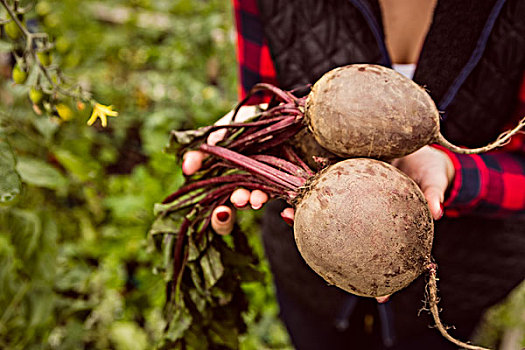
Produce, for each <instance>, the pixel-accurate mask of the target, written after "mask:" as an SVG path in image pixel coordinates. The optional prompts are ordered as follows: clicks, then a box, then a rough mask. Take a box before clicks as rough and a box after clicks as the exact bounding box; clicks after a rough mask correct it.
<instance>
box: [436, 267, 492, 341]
mask: <svg viewBox="0 0 525 350" xmlns="http://www.w3.org/2000/svg"><path fill="white" fill-rule="evenodd" d="M428 270H429V275H430V277H429V281H428V284H427V293H428V304H429V309H430V313H431V314H432V317H433V318H434V322H436V328H437V329H438V330H439V332H440V333H441V335H442V336H443V337H445V339H447V340H448V341H450V342H452V343H454V344H456V345H457V346H459V347H461V348H462V349H468V350H491V349H488V348H484V347H481V346H477V345H472V344H468V343H464V342H462V341H460V340H457V339H456V338H454V337H452V336H451V335H450V334H449V333H448V332H447V327H446V326H444V325H443V322H441V319H440V318H439V308H438V303H439V298H438V296H437V290H438V289H437V277H436V270H437V265H436V264H434V263H431V264H429V266H428Z"/></svg>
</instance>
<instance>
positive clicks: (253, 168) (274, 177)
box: [199, 144, 306, 190]
mask: <svg viewBox="0 0 525 350" xmlns="http://www.w3.org/2000/svg"><path fill="white" fill-rule="evenodd" d="M199 149H200V150H201V151H203V152H206V153H209V154H212V155H214V156H217V157H219V158H222V159H224V160H226V161H228V162H230V163H232V164H235V165H236V166H238V167H239V168H241V169H244V170H246V171H248V172H249V173H252V174H254V175H259V176H262V177H264V178H266V179H267V180H268V181H271V182H274V183H277V184H279V185H282V186H284V187H286V188H288V189H290V190H297V188H299V187H301V186H303V185H304V183H305V182H306V179H304V178H301V177H298V176H293V175H290V174H287V173H285V172H282V171H279V170H277V169H275V168H273V167H271V166H269V165H266V164H263V163H261V162H258V161H256V160H253V159H251V158H250V157H247V156H244V155H242V154H240V153H237V152H234V151H231V150H229V149H226V148H223V147H219V146H210V145H208V144H202V145H200V147H199Z"/></svg>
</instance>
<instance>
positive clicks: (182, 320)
mask: <svg viewBox="0 0 525 350" xmlns="http://www.w3.org/2000/svg"><path fill="white" fill-rule="evenodd" d="M192 320H193V318H192V317H191V314H190V312H189V311H188V309H186V307H185V306H184V304H182V303H181V304H178V305H177V309H176V310H175V314H174V315H173V319H172V320H171V321H170V324H169V327H168V329H167V330H166V338H167V339H169V340H171V341H176V340H178V339H180V338H182V336H183V335H184V332H185V331H186V330H187V329H188V328H189V327H190V326H191V322H192Z"/></svg>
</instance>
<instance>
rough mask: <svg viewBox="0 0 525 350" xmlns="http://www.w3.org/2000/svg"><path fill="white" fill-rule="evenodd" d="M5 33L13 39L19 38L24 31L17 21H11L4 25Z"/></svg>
mask: <svg viewBox="0 0 525 350" xmlns="http://www.w3.org/2000/svg"><path fill="white" fill-rule="evenodd" d="M4 30H5V33H6V34H7V36H8V37H9V38H11V39H12V40H17V39H19V38H20V37H21V36H22V31H21V30H20V28H18V26H17V25H16V23H15V21H11V22H9V23H7V24H6V25H5V26H4Z"/></svg>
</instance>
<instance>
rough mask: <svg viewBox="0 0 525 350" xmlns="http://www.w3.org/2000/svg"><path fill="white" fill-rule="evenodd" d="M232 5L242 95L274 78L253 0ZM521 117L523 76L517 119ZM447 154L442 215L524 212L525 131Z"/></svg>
mask: <svg viewBox="0 0 525 350" xmlns="http://www.w3.org/2000/svg"><path fill="white" fill-rule="evenodd" d="M233 3H234V9H235V20H236V25H237V46H238V51H237V58H238V62H239V82H240V84H239V91H240V97H241V98H244V97H245V96H246V94H247V92H248V91H249V90H250V89H251V87H252V86H253V85H254V84H256V83H260V82H264V83H271V84H277V78H276V72H275V67H274V64H273V61H272V58H271V56H270V51H269V48H268V43H267V41H266V38H265V37H264V33H263V29H262V24H261V21H260V18H259V10H258V8H257V3H256V0H233ZM267 100H268V98H266V97H265V96H255V97H252V98H251V99H250V101H249V103H251V104H257V103H261V102H267ZM523 116H525V75H524V79H523V83H522V88H521V92H520V94H519V104H518V108H517V109H516V120H519V119H520V118H521V117H523ZM446 153H447V154H448V155H449V156H450V158H451V159H452V162H453V164H454V168H455V170H456V175H455V178H454V182H453V184H452V185H451V186H452V187H451V191H450V195H449V197H448V199H447V200H446V202H445V208H446V215H447V216H450V217H455V216H460V215H464V214H481V215H485V216H491V217H502V216H506V215H512V214H525V135H523V134H518V135H515V136H514V137H513V138H512V140H511V142H510V143H509V144H508V145H506V146H505V147H502V148H500V149H498V150H496V151H492V152H488V153H485V154H481V155H461V154H456V153H453V152H450V151H446Z"/></svg>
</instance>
